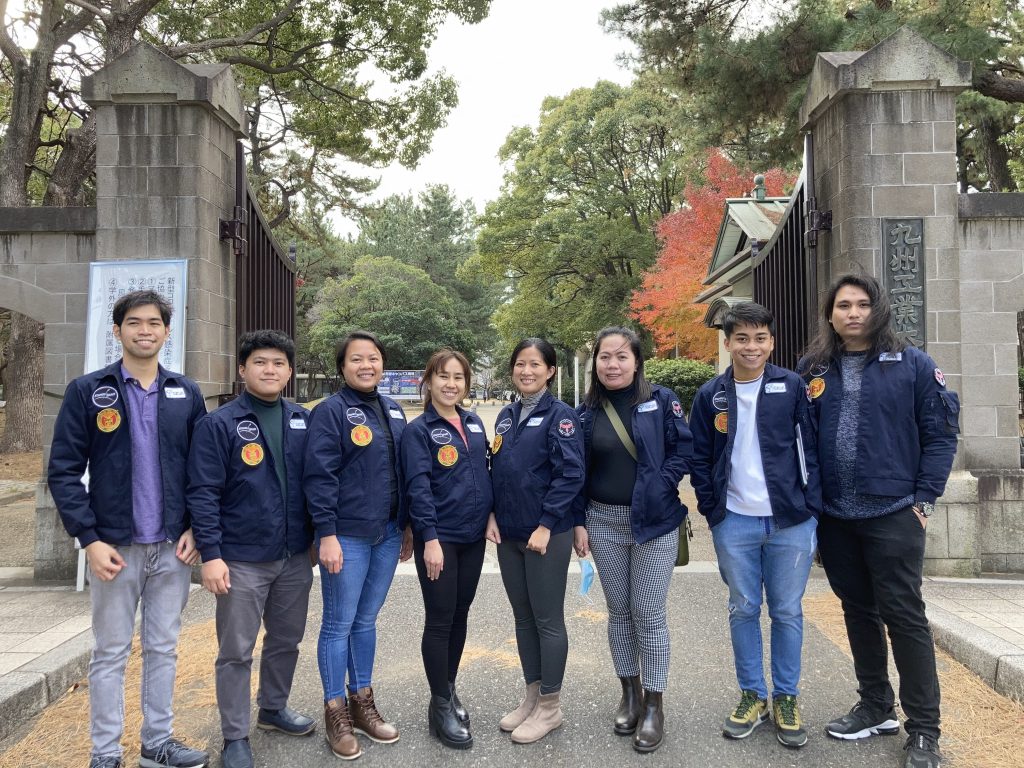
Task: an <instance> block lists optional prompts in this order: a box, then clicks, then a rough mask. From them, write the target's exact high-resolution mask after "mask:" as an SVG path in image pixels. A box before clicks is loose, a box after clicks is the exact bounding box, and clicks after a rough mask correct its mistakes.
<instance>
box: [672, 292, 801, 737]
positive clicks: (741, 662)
mask: <svg viewBox="0 0 1024 768" xmlns="http://www.w3.org/2000/svg"><path fill="white" fill-rule="evenodd" d="M722 330H723V331H724V333H725V348H726V349H727V350H728V351H729V352H730V353H731V355H732V365H731V366H729V368H728V369H726V371H725V373H723V374H721V375H720V376H717V377H715V378H714V379H712V380H711V381H709V382H707V383H706V384H704V386H702V387H701V388H700V390H699V391H698V393H697V397H696V398H695V399H694V402H693V409H692V411H691V414H690V430H691V431H692V432H693V470H692V473H691V479H692V483H693V489H694V491H695V492H696V495H697V508H698V510H699V511H700V513H701V514H702V515H704V516H705V517H706V518H707V520H708V525H710V526H711V535H712V538H713V539H714V543H715V552H716V554H717V556H718V570H719V573H720V574H721V576H722V580H723V581H725V583H726V585H727V586H728V587H729V632H730V635H731V636H732V648H733V656H734V659H735V665H736V679H737V682H738V683H739V687H740V691H741V693H740V702H739V704H738V705H737V706H736V708H735V709H734V710H733V711H732V713H731V714H730V715H729V717H728V718H727V719H726V721H725V726H724V729H723V731H722V733H723V735H724V736H725V737H726V738H731V739H742V738H745V737H747V736H749V735H750V734H751V733H752V732H753V731H754V729H755V728H757V726H759V725H760V724H761V723H763V722H764V721H765V720H767V719H768V716H769V704H768V688H767V685H766V683H765V677H764V668H763V665H762V662H761V595H762V593H763V594H764V595H766V597H767V602H768V615H769V616H770V617H771V666H772V688H773V691H772V704H771V712H772V716H773V717H774V719H775V732H776V736H777V738H778V740H779V742H781V743H782V744H783V745H784V746H787V747H792V748H798V747H802V746H803V745H804V744H806V743H807V730H806V729H805V728H804V727H803V723H802V721H801V718H800V709H799V707H798V706H797V696H798V694H799V690H798V685H799V683H800V655H801V649H802V646H803V611H802V609H801V605H800V601H801V599H802V598H803V594H804V588H805V587H806V585H807V577H808V575H809V573H810V569H811V558H812V556H813V554H814V547H815V528H816V526H817V518H818V516H819V514H820V513H821V485H820V481H819V475H818V459H817V455H816V447H815V442H814V427H813V423H812V421H811V418H810V407H809V405H808V403H807V396H806V389H805V387H804V383H803V380H802V379H801V378H800V377H799V376H797V375H796V374H795V373H793V372H792V371H787V370H786V369H785V368H779V367H777V366H775V365H771V364H769V363H768V358H769V356H770V355H771V353H772V351H773V350H774V348H775V319H774V317H773V316H772V313H771V312H770V311H769V310H768V309H766V308H765V307H762V306H761V305H760V304H755V303H754V302H743V303H741V304H737V305H736V306H734V307H733V308H732V309H731V310H730V311H729V312H728V313H726V315H725V317H724V318H723V321H722Z"/></svg>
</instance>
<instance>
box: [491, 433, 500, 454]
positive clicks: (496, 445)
mask: <svg viewBox="0 0 1024 768" xmlns="http://www.w3.org/2000/svg"><path fill="white" fill-rule="evenodd" d="M501 443H502V437H501V435H495V436H494V443H492V444H491V453H497V452H498V451H500V450H501Z"/></svg>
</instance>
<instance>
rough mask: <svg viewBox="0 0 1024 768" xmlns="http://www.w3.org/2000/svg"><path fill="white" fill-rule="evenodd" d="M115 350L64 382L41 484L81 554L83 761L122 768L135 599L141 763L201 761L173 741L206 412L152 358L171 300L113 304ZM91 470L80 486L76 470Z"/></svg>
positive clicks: (187, 766) (185, 767)
mask: <svg viewBox="0 0 1024 768" xmlns="http://www.w3.org/2000/svg"><path fill="white" fill-rule="evenodd" d="M113 320H114V327H113V333H114V337H115V338H117V339H118V341H120V342H121V347H122V349H123V356H122V358H121V359H120V360H118V361H117V362H116V363H114V364H112V365H109V366H107V367H106V368H103V369H100V370H98V371H94V372H93V373H88V374H86V375H85V376H80V377H79V378H77V379H75V380H74V381H72V382H71V383H70V384H69V385H68V387H67V390H66V391H65V393H64V402H63V403H62V404H61V407H60V413H58V414H57V423H56V424H55V425H54V431H53V444H52V446H51V448H50V462H49V465H48V467H47V482H48V484H49V487H50V493H51V494H52V495H53V500H54V502H56V504H57V511H58V512H59V513H60V517H61V520H62V522H63V523H64V527H65V528H66V529H67V531H68V533H69V534H71V535H72V536H74V537H76V538H77V539H78V542H79V544H80V545H81V546H82V547H84V548H85V551H86V554H87V556H88V559H89V570H90V572H91V578H90V592H91V601H92V631H93V636H94V637H95V639H96V647H95V648H94V649H93V653H92V660H91V661H90V662H89V706H90V717H89V730H90V735H91V737H92V757H91V760H90V763H89V765H90V767H91V768H120V766H121V764H122V761H121V745H120V741H121V733H122V730H123V728H124V671H125V665H126V664H127V662H128V653H129V651H131V646H132V635H133V634H134V633H135V614H136V611H137V609H138V607H139V603H140V602H141V603H142V613H143V616H145V621H144V622H143V623H142V628H141V635H140V639H141V642H142V650H143V664H142V711H143V722H142V755H141V758H140V760H139V764H140V765H141V766H143V768H159V767H160V766H175V767H176V768H200V766H204V765H206V762H207V759H208V755H207V754H206V753H205V752H201V751H199V750H195V749H190V748H189V747H187V746H185V745H184V744H182V743H181V742H180V741H178V740H177V739H174V738H172V737H171V722H172V718H173V715H172V712H171V699H172V697H173V694H174V676H175V669H176V665H177V654H176V648H177V645H178V632H179V631H180V629H181V612H182V610H183V609H184V608H185V603H186V602H187V600H188V589H189V582H190V579H191V574H192V569H191V566H192V564H193V563H195V562H196V561H197V560H198V558H199V555H198V553H197V552H196V550H195V544H194V541H193V538H192V530H191V524H190V522H189V516H188V512H187V511H186V507H185V468H186V462H187V459H188V451H189V445H190V442H191V439H192V430H193V427H194V426H195V424H196V422H198V421H199V419H201V418H202V417H203V415H204V414H205V413H206V406H205V404H204V403H203V395H202V393H201V392H200V391H199V387H198V386H196V384H195V382H193V381H191V380H190V379H187V378H185V377H184V376H183V375H181V374H180V373H171V372H170V371H167V370H165V369H164V368H163V367H162V366H160V364H159V362H158V358H159V354H160V349H161V347H163V345H164V342H165V341H167V339H168V337H169V336H170V322H171V306H170V304H168V303H167V301H166V300H165V299H164V298H163V297H162V296H161V295H160V294H158V293H155V292H153V291H133V292H131V293H128V294H125V295H124V296H122V297H121V298H120V299H118V300H117V302H116V303H115V304H114V310H113ZM86 472H88V477H89V480H88V485H85V484H84V483H83V476H84V475H86Z"/></svg>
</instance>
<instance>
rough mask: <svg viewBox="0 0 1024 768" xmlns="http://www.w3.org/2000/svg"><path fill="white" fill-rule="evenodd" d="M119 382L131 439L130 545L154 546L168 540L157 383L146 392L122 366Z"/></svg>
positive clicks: (158, 382) (157, 381) (154, 382)
mask: <svg viewBox="0 0 1024 768" xmlns="http://www.w3.org/2000/svg"><path fill="white" fill-rule="evenodd" d="M121 378H122V379H124V392H125V400H126V402H125V405H126V406H127V409H128V425H129V427H130V430H131V435H132V542H133V543H135V544H155V543H157V542H160V541H166V539H167V533H166V531H165V530H164V499H163V477H162V475H161V473H160V436H159V432H158V424H157V404H158V402H159V400H160V380H159V378H157V379H154V381H153V384H152V385H151V386H150V388H149V389H143V388H142V385H141V384H140V383H139V380H138V379H135V378H132V375H131V374H130V373H128V370H127V369H126V368H125V367H124V365H122V366H121Z"/></svg>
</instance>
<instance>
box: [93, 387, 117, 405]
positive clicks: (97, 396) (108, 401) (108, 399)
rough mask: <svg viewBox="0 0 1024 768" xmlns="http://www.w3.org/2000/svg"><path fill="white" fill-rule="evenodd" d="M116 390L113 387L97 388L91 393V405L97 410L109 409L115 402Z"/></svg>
mask: <svg viewBox="0 0 1024 768" xmlns="http://www.w3.org/2000/svg"><path fill="white" fill-rule="evenodd" d="M117 397H118V395H117V390H116V389H114V388H113V387H99V388H98V389H97V390H96V391H95V392H93V393H92V404H93V405H95V406H96V407H97V408H109V407H110V406H112V405H113V404H114V403H116V402H117Z"/></svg>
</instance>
